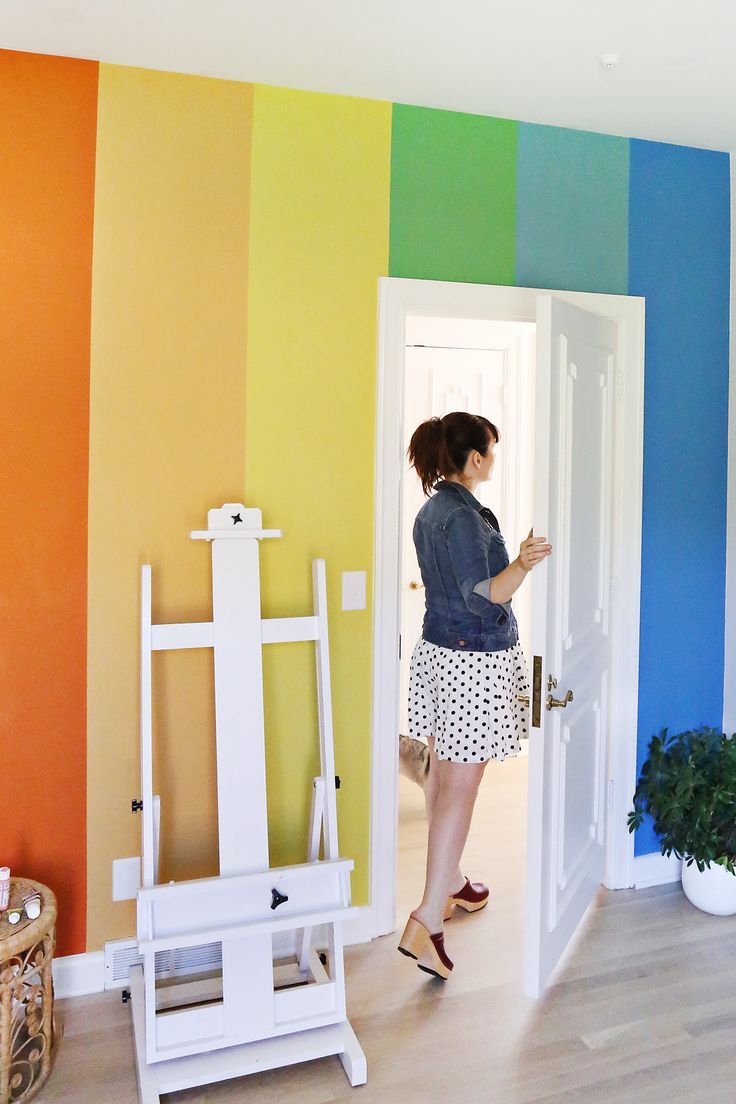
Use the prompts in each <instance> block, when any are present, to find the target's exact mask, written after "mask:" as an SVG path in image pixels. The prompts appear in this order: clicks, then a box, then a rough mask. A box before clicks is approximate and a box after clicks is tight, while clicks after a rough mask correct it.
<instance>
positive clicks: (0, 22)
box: [0, 0, 736, 150]
mask: <svg viewBox="0 0 736 1104" xmlns="http://www.w3.org/2000/svg"><path fill="white" fill-rule="evenodd" d="M734 32H736V3H735V2H734V0H687V2H686V0H0V46H4V47H7V48H9V49H14V50H31V51H37V52H39V53H49V54H65V55H69V56H73V57H86V58H99V59H100V60H102V61H110V62H116V63H119V64H124V65H140V66H145V67H149V68H153V69H169V70H177V71H180V72H187V73H202V74H207V75H210V76H218V77H230V78H234V79H237V80H247V81H259V82H263V83H266V84H276V85H285V86H288V87H291V88H304V89H312V90H316V91H324V92H341V93H348V94H352V95H356V96H367V97H371V98H374V99H384V100H393V101H397V102H402V103H413V104H423V105H426V106H430V107H444V108H453V109H456V110H459V111H472V112H479V113H481V114H487V115H498V116H503V117H507V118H512V119H523V120H527V121H529V122H537V123H551V124H556V125H560V126H568V127H577V128H581V129H588V130H596V131H602V132H604V133H608V134H622V135H629V136H632V137H640V138H649V139H655V140H659V141H665V142H679V143H683V144H685V145H694V146H704V147H706V148H712V149H721V150H736V77H734V57H733V51H734V45H735V44H736V34H735V33H734ZM610 52H615V53H618V54H619V55H620V57H621V60H620V63H619V65H618V67H617V68H616V69H615V70H613V71H610V72H609V71H606V70H604V69H603V67H602V66H601V64H600V61H599V58H600V56H601V55H602V54H605V53H610Z"/></svg>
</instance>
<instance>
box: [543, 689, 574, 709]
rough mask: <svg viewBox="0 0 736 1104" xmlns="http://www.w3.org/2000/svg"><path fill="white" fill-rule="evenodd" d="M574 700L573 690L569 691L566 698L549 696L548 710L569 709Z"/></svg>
mask: <svg viewBox="0 0 736 1104" xmlns="http://www.w3.org/2000/svg"><path fill="white" fill-rule="evenodd" d="M572 700H573V696H572V690H568V691H567V693H566V694H565V696H564V698H553V697H552V695H551V694H548V695H547V709H548V710H549V709H567V703H568V702H571V701H572Z"/></svg>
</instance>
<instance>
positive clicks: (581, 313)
mask: <svg viewBox="0 0 736 1104" xmlns="http://www.w3.org/2000/svg"><path fill="white" fill-rule="evenodd" d="M616 340H617V326H616V324H615V323H614V322H612V321H610V320H609V319H607V318H602V317H600V316H598V315H595V314H591V313H590V312H588V311H585V310H581V309H580V308H579V307H574V306H572V305H571V304H569V303H567V302H564V301H562V300H559V299H556V298H554V297H553V296H551V295H544V296H540V297H539V299H538V308H537V366H536V410H537V417H536V440H535V500H534V531H535V533H536V534H537V535H539V536H547V537H548V538H549V539H550V541H551V543H552V545H553V553H552V556H551V557H550V559H549V560H547V561H546V563H545V564H543V565H541V566H540V567H538V568H536V569H535V570H534V572H533V573H532V588H533V589H532V617H533V629H532V641H533V646H534V647H533V651H534V657H535V659H534V669H533V672H532V678H533V682H535V683H536V685H535V686H534V687H533V694H532V702H531V703H530V710H531V713H532V716H531V717H530V720H531V725H530V740H529V791H528V793H529V797H528V801H529V804H528V819H527V827H528V836H527V901H526V933H525V971H524V973H525V978H524V989H525V992H526V993H527V995H528V996H530V997H538V996H540V995H541V994H542V993H543V992H544V989H545V986H546V984H547V981H548V979H549V977H550V974H551V973H552V971H553V969H554V968H555V966H556V965H557V963H558V962H559V960H560V957H561V956H562V953H563V951H564V950H565V947H566V946H567V944H568V943H569V941H570V938H571V936H572V935H573V933H574V932H575V929H576V928H577V926H578V924H579V923H580V920H581V919H582V917H583V914H584V912H585V910H586V909H587V907H588V905H589V904H590V902H591V901H592V899H593V897H594V896H595V893H596V890H597V889H598V886H599V885H600V883H601V881H602V880H603V877H604V861H605V848H604V843H605V841H604V810H605V804H604V778H605V766H606V739H607V716H608V700H607V696H608V684H609V624H610V599H611V586H610V545H611V533H610V529H611V525H610V518H611V475H610V473H611V448H612V442H613V404H614V394H613V391H614V383H615V353H616ZM555 680H556V685H555ZM555 702H564V703H565V704H564V705H562V706H556V705H555V704H554V703H555ZM550 705H551V706H552V708H549V706H550Z"/></svg>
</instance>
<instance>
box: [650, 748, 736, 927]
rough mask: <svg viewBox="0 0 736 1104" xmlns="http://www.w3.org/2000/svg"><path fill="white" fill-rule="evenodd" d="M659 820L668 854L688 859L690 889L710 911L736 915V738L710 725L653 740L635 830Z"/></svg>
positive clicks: (685, 877)
mask: <svg viewBox="0 0 736 1104" xmlns="http://www.w3.org/2000/svg"><path fill="white" fill-rule="evenodd" d="M645 813H649V815H650V816H651V817H652V819H653V821H654V830H655V832H656V833H657V835H658V836H659V837H660V845H661V848H662V854H663V855H667V856H668V857H669V856H670V855H671V854H672V852H673V851H674V853H675V855H677V857H678V859H682V860H683V863H682V888H683V890H684V891H685V894H686V896H687V897H688V899H689V900H690V901H691V902H692V904H694V905H695V906H696V907H697V908H700V909H702V910H703V911H704V912H711V913H715V914H716V915H719V916H726V915H728V916H730V915H732V914H734V913H736V865H735V864H736V739H731V738H730V737H729V736H727V735H726V734H725V733H724V732H720V731H719V730H718V729H715V728H707V727H702V728H699V729H694V730H691V731H688V732H680V733H678V734H677V735H675V736H669V735H668V734H667V729H666V728H665V729H663V731H662V733H661V735H660V736H654V737H652V741H651V743H650V745H649V757H648V759H647V760H646V762H645V763H644V764H643V765H642V768H641V774H640V776H639V781H638V782H637V785H636V790H635V793H634V808H633V811H632V812H630V813H629V816H628V824H629V831H630V832H633V831H635V829H637V828H638V827H639V825H640V824H642V822H643V820H644V814H645Z"/></svg>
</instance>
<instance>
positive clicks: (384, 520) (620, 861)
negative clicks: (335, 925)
mask: <svg viewBox="0 0 736 1104" xmlns="http://www.w3.org/2000/svg"><path fill="white" fill-rule="evenodd" d="M549 294H552V295H555V296H557V297H558V298H560V299H566V300H567V301H568V302H570V303H574V304H576V305H577V306H580V307H583V308H585V309H587V310H590V311H593V312H595V313H597V314H602V315H605V316H606V317H608V318H611V319H613V320H614V321H615V322H617V323H618V325H619V335H620V341H619V359H618V363H617V365H616V373H617V379H620V387H621V394H620V397H619V399H618V402H617V407H616V418H615V430H614V452H613V457H614V459H613V463H614V470H615V472H616V474H617V476H618V479H617V481H616V492H615V495H614V505H613V510H614V522H613V544H612V576H614V577H615V578H616V579H617V593H616V605H615V610H614V626H613V631H612V641H613V655H612V657H611V675H612V679H611V690H612V693H611V716H610V729H609V741H608V769H607V773H606V778H607V779H611V780H612V782H613V786H612V804H611V806H610V807H607V808H606V841H607V846H606V876H605V881H604V885H605V886H606V887H607V888H608V889H622V888H627V887H630V886H632V885H633V884H634V865H633V864H634V837H633V836H632V835H629V833H628V830H627V827H626V814H627V812H628V811H629V809H630V807H631V795H632V794H633V792H634V787H635V785H636V737H637V715H638V682H639V602H640V589H641V528H642V476H643V445H644V299H642V298H638V297H634V296H625V295H598V294H594V293H592V292H573V291H550V290H549V289H545V288H517V287H504V286H493V285H487V284H456V283H447V282H441V281H432V280H406V279H398V278H395V277H383V278H381V279H380V280H379V327H378V373H377V425H376V463H375V540H374V601H373V712H372V768H371V839H370V902H371V912H372V915H373V917H374V922H375V930H374V936H379V935H386V934H388V933H389V932H392V931H393V930H394V927H395V911H396V846H397V827H398V767H397V755H398V725H399V665H398V641H399V625H400V600H399V581H400V551H401V548H400V531H401V516H402V492H403V478H399V479H397V472H399V473H401V472H403V470H404V464H405V458H404V457H403V456H402V446H403V442H402V424H403V393H404V346H405V329H406V319H407V318H408V317H409V316H411V315H420V316H421V315H427V316H437V317H445V318H481V319H483V318H488V319H494V320H508V321H519V322H530V321H531V322H534V321H536V300H537V296H539V295H549Z"/></svg>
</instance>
